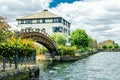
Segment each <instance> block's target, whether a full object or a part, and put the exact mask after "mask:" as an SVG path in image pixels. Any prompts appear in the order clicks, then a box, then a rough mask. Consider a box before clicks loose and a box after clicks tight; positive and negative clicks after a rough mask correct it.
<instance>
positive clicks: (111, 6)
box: [0, 0, 120, 44]
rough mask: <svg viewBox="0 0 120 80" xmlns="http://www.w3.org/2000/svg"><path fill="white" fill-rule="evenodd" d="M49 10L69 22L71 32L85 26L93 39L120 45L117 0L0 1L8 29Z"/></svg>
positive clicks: (118, 5) (119, 18)
mask: <svg viewBox="0 0 120 80" xmlns="http://www.w3.org/2000/svg"><path fill="white" fill-rule="evenodd" d="M44 9H48V10H49V11H50V12H52V13H54V14H56V15H58V16H61V17H63V18H64V19H66V20H68V21H69V22H70V23H71V31H73V30H75V29H77V28H80V29H84V30H85V31H86V32H87V33H88V34H89V35H90V36H91V37H92V38H93V39H96V40H98V42H101V41H103V40H108V39H111V40H114V41H116V42H117V43H119V44H120V0H82V1H81V0H0V16H4V17H5V18H7V22H8V23H9V24H10V25H11V29H12V30H14V29H16V26H17V25H18V24H17V21H16V19H17V18H19V17H21V16H26V15H30V14H33V13H36V12H40V11H43V10H44Z"/></svg>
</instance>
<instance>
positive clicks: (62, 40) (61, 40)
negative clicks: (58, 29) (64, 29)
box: [51, 33, 67, 45]
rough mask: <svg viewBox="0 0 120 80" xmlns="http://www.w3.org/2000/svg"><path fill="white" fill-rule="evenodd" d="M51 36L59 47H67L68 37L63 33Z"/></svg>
mask: <svg viewBox="0 0 120 80" xmlns="http://www.w3.org/2000/svg"><path fill="white" fill-rule="evenodd" d="M51 36H52V38H53V39H54V40H55V42H56V43H57V45H65V43H66V41H67V37H66V35H65V34H63V33H54V34H52V35H51Z"/></svg>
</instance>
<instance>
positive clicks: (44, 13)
mask: <svg viewBox="0 0 120 80" xmlns="http://www.w3.org/2000/svg"><path fill="white" fill-rule="evenodd" d="M56 17H60V16H58V15H56V14H53V13H51V12H49V11H48V10H43V11H41V12H38V13H34V14H31V15H28V16H23V17H21V18H18V19H17V20H19V19H38V18H56Z"/></svg>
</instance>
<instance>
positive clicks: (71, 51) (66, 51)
mask: <svg viewBox="0 0 120 80" xmlns="http://www.w3.org/2000/svg"><path fill="white" fill-rule="evenodd" d="M58 50H59V52H60V55H61V56H64V55H71V56H75V51H76V47H75V46H71V47H66V46H59V47H58Z"/></svg>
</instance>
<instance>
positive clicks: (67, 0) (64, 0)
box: [49, 0, 80, 8]
mask: <svg viewBox="0 0 120 80" xmlns="http://www.w3.org/2000/svg"><path fill="white" fill-rule="evenodd" d="M74 1H80V0H53V1H52V2H51V3H50V5H49V7H50V8H52V7H56V6H57V5H58V4H60V3H73V2H74Z"/></svg>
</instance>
